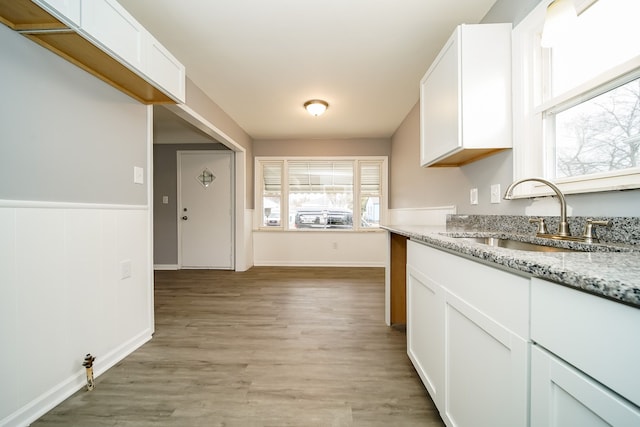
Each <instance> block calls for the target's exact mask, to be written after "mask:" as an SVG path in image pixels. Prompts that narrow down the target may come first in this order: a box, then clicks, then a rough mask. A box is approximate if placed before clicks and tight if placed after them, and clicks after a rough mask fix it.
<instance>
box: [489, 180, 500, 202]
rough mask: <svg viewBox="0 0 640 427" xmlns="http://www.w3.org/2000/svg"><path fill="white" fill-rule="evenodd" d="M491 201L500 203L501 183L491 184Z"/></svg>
mask: <svg viewBox="0 0 640 427" xmlns="http://www.w3.org/2000/svg"><path fill="white" fill-rule="evenodd" d="M491 203H500V184H493V185H492V186H491Z"/></svg>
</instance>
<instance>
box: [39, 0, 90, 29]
mask: <svg viewBox="0 0 640 427" xmlns="http://www.w3.org/2000/svg"><path fill="white" fill-rule="evenodd" d="M33 2H34V3H35V4H37V5H38V6H40V7H41V8H43V9H44V10H46V11H47V12H49V13H50V14H52V15H53V16H55V17H56V18H58V19H59V20H60V21H62V22H64V23H65V24H67V25H70V26H71V27H78V26H79V25H80V0H33Z"/></svg>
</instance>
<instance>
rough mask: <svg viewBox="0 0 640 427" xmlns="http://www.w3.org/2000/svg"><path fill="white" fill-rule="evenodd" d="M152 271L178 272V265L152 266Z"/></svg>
mask: <svg viewBox="0 0 640 427" xmlns="http://www.w3.org/2000/svg"><path fill="white" fill-rule="evenodd" d="M153 269H154V270H179V268H178V264H154V265H153Z"/></svg>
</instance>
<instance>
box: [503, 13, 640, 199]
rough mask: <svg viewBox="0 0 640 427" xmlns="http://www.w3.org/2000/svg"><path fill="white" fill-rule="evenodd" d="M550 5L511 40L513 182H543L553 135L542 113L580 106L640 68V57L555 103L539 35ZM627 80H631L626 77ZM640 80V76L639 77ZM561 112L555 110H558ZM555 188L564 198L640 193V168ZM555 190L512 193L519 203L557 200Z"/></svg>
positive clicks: (521, 188)
mask: <svg viewBox="0 0 640 427" xmlns="http://www.w3.org/2000/svg"><path fill="white" fill-rule="evenodd" d="M549 3H550V1H547V0H545V1H541V2H540V3H539V4H538V6H536V7H535V8H534V9H533V10H532V11H531V12H530V13H529V14H528V15H527V16H526V17H525V18H524V19H523V20H522V21H521V22H520V23H519V24H518V25H517V26H516V27H514V29H513V31H512V33H511V35H512V70H513V82H512V88H513V90H512V94H513V141H514V144H513V180H514V181H515V180H519V179H524V178H528V177H535V176H544V175H545V174H544V169H545V162H546V161H545V154H544V153H543V150H542V145H543V143H544V139H545V132H547V133H548V132H551V128H550V126H546V128H545V125H544V117H543V111H544V110H546V109H551V110H553V109H554V108H552V107H553V106H554V105H555V106H556V107H557V108H560V107H562V105H558V103H560V104H564V105H565V106H566V105H567V104H569V103H570V102H569V101H571V100H573V101H571V102H578V101H581V100H582V98H584V97H589V96H591V95H593V91H594V90H595V89H598V86H600V85H603V84H605V83H606V82H612V81H617V80H618V79H619V78H626V77H628V75H629V74H628V73H630V72H631V71H632V70H634V69H636V68H637V67H638V66H639V65H640V57H634V58H632V59H630V60H629V61H627V62H625V63H623V64H620V65H619V66H617V67H615V68H614V69H611V70H609V71H606V72H603V73H602V74H600V75H599V76H596V77H594V78H592V79H590V80H589V81H587V82H584V83H582V84H581V85H579V86H578V87H575V88H573V89H571V90H569V91H568V92H566V93H564V94H560V95H559V96H556V97H555V98H552V99H544V96H543V95H545V94H546V95H549V96H550V92H551V91H550V88H549V87H547V86H546V85H547V82H546V79H545V78H544V77H545V73H547V72H548V70H547V69H548V67H549V64H548V62H549V52H548V51H547V50H546V49H543V48H541V47H540V32H541V29H542V24H543V22H544V18H545V12H546V7H547V5H548V4H549ZM576 3H577V4H576V6H577V9H578V11H579V12H580V11H582V10H585V9H586V8H587V7H589V5H590V4H592V3H593V0H579V1H577V2H576ZM625 75H626V77H625ZM635 75H638V72H637V71H636V72H635ZM599 89H602V88H599ZM557 108H556V109H557ZM553 181H554V183H555V184H556V185H557V186H558V187H559V188H560V190H562V192H563V193H564V194H584V193H593V192H600V191H615V190H627V189H636V188H640V172H638V168H634V169H626V170H621V171H611V172H605V173H601V174H590V175H586V176H577V177H569V178H557V179H554V180H553ZM552 194H553V193H552V192H551V191H550V189H549V188H548V187H547V186H546V185H544V184H540V183H536V182H525V183H523V184H521V185H518V186H517V187H516V188H515V189H514V192H513V196H514V198H531V197H540V196H547V195H552Z"/></svg>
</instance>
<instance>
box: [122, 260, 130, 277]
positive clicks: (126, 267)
mask: <svg viewBox="0 0 640 427" xmlns="http://www.w3.org/2000/svg"><path fill="white" fill-rule="evenodd" d="M129 277H131V260H130V259H125V260H124V261H121V262H120V279H122V280H124V279H128V278H129Z"/></svg>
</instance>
